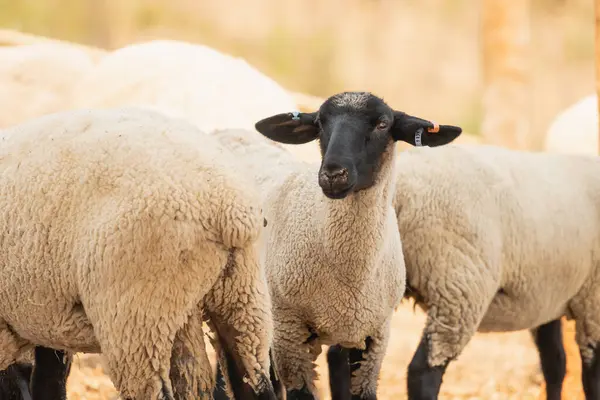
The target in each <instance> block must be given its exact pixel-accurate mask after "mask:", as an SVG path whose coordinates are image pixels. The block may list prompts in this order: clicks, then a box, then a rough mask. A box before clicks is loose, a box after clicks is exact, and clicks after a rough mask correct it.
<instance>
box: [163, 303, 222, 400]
mask: <svg viewBox="0 0 600 400" xmlns="http://www.w3.org/2000/svg"><path fill="white" fill-rule="evenodd" d="M201 316H202V310H200V309H199V310H197V311H196V312H195V313H193V314H192V315H191V316H190V317H189V319H188V322H187V324H186V325H185V326H184V327H183V328H181V329H180V330H179V331H178V332H177V335H176V336H175V342H174V343H173V350H172V353H171V373H170V377H171V382H172V384H173V391H174V392H175V399H176V400H193V399H210V398H211V396H210V393H211V391H212V390H213V387H214V381H213V379H212V368H211V366H210V361H209V359H208V355H207V354H206V347H205V343H204V333H203V331H202V317H201Z"/></svg>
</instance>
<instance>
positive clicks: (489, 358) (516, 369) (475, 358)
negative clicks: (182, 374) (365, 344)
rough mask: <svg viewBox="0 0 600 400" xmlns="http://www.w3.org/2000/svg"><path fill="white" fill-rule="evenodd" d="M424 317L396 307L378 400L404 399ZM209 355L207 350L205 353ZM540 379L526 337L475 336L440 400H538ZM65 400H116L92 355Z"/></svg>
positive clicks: (79, 359)
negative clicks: (407, 378)
mask: <svg viewBox="0 0 600 400" xmlns="http://www.w3.org/2000/svg"><path fill="white" fill-rule="evenodd" d="M424 322H425V316H424V314H423V313H422V312H421V311H419V310H417V311H413V309H412V305H411V304H408V303H407V304H404V305H402V306H401V307H400V308H399V309H398V310H397V312H396V314H395V316H394V320H393V324H392V329H393V334H392V338H391V340H390V344H389V349H388V353H387V355H386V359H385V361H384V365H383V369H382V372H381V378H380V382H379V398H380V399H384V400H387V399H390V400H391V399H394V400H395V399H399V400H400V399H406V389H405V386H406V379H405V378H406V367H407V365H408V362H409V361H410V359H411V357H412V354H413V352H414V351H415V349H416V347H417V343H418V341H419V339H420V334H421V330H422V329H423V324H424ZM210 350H212V349H210ZM324 359H325V351H324V352H323V353H322V354H321V356H320V357H319V362H318V363H319V374H320V376H321V379H320V381H319V389H320V390H321V393H322V397H321V398H322V399H324V400H326V399H329V395H328V393H327V390H326V388H327V370H326V369H324ZM542 380H543V379H542V376H541V373H540V370H539V367H538V358H537V352H536V350H535V347H534V346H533V343H532V341H531V338H530V335H529V332H527V331H521V332H515V333H504V334H477V335H476V336H475V338H474V339H473V340H472V341H471V343H469V345H468V347H467V349H466V350H465V351H464V352H463V354H462V355H461V357H460V358H459V359H458V360H457V361H455V362H454V363H453V364H451V365H450V367H449V368H448V371H447V373H446V375H445V377H444V384H443V385H442V391H441V393H440V400H459V399H460V400H466V399H469V400H477V399H481V400H484V399H485V400H513V399H515V400H516V399H519V400H529V399H538V396H539V393H540V387H541V383H542ZM68 398H69V400H100V399H106V400H113V399H118V397H117V394H116V391H115V389H114V387H113V385H112V383H111V381H110V379H109V378H108V377H107V376H106V375H104V373H103V371H102V366H101V360H100V358H99V356H97V355H83V354H78V355H77V356H76V358H75V361H74V365H73V369H72V372H71V375H70V377H69V382H68Z"/></svg>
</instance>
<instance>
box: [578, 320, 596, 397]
mask: <svg viewBox="0 0 600 400" xmlns="http://www.w3.org/2000/svg"><path fill="white" fill-rule="evenodd" d="M593 317H594V318H596V313H594V314H593ZM586 322H587V324H586ZM597 326H598V325H597V324H596V323H594V324H593V325H592V324H591V323H590V321H584V320H579V319H578V320H576V328H575V329H576V339H577V344H578V345H579V352H580V354H581V381H582V383H583V392H584V393H585V399H586V400H600V348H599V344H600V341H599V340H594V337H595V335H591V334H590V331H593V330H595V327H597ZM586 328H587V329H588V330H587V332H586Z"/></svg>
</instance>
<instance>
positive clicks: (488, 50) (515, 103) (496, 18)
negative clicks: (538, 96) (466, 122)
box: [481, 0, 532, 149]
mask: <svg viewBox="0 0 600 400" xmlns="http://www.w3.org/2000/svg"><path fill="white" fill-rule="evenodd" d="M530 6H531V5H530V0H483V3H482V25H481V30H482V38H483V42H482V46H483V49H482V54H483V59H482V66H483V79H484V82H483V84H484V88H483V118H482V126H481V134H482V135H483V137H484V141H485V142H487V143H490V144H494V145H499V146H505V147H510V148H517V149H526V148H529V147H530V145H531V141H532V138H531V119H532V118H531V112H532V103H531V98H532V96H531V85H530V80H531V75H530V74H531V62H530V57H529V55H530V51H531V46H530V42H531V34H530V30H531V27H530V25H531V24H530Z"/></svg>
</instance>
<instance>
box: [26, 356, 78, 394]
mask: <svg viewBox="0 0 600 400" xmlns="http://www.w3.org/2000/svg"><path fill="white" fill-rule="evenodd" d="M71 361H72V356H71V354H69V353H66V352H64V351H60V350H54V349H50V348H47V347H42V346H37V347H36V348H35V366H34V367H33V372H32V374H31V397H32V398H33V399H34V400H45V399H47V400H59V399H60V400H66V398H67V378H68V376H69V373H70V371H71Z"/></svg>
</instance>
